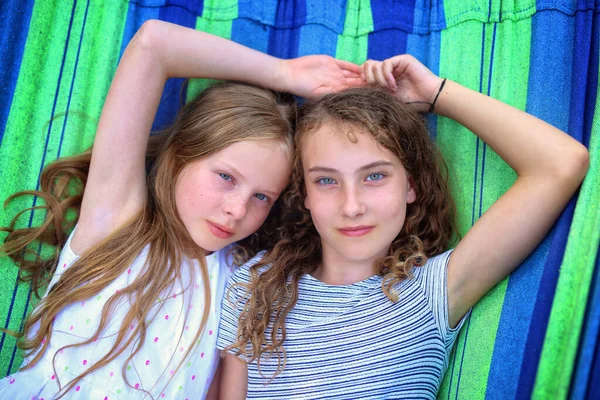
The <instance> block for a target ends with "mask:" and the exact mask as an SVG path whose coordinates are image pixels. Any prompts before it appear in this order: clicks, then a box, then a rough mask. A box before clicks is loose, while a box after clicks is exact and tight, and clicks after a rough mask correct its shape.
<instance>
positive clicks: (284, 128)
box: [0, 83, 295, 398]
mask: <svg viewBox="0 0 600 400" xmlns="http://www.w3.org/2000/svg"><path fill="white" fill-rule="evenodd" d="M294 121H295V105H294V104H293V100H292V99H291V98H290V97H287V98H284V97H283V96H281V95H278V94H276V93H273V92H271V91H268V90H266V89H262V88H258V87H255V86H251V85H246V84H241V83H222V84H219V85H216V86H214V87H212V88H209V89H207V90H205V91H204V92H203V93H202V94H201V95H200V96H198V97H197V98H196V99H195V100H193V101H191V102H190V103H188V104H187V105H186V106H185V107H184V108H183V109H182V110H181V112H180V113H179V115H178V117H177V118H176V121H175V123H174V124H173V125H172V126H171V127H170V128H168V129H167V130H165V131H163V132H160V133H158V134H157V135H153V136H152V137H151V138H150V143H149V146H148V150H147V153H146V159H147V166H148V168H149V173H148V175H147V187H148V196H147V202H146V204H145V205H144V206H143V208H142V209H141V210H139V212H138V213H137V214H136V215H134V216H133V217H132V218H131V219H130V220H129V221H127V222H126V223H125V224H124V225H123V226H121V227H119V228H118V229H116V230H115V231H114V232H113V233H112V234H111V235H109V236H108V237H106V238H105V239H104V240H102V241H101V242H100V243H98V244H97V245H95V246H94V247H93V248H91V249H90V250H88V251H86V252H85V253H84V254H82V255H81V257H80V258H79V259H78V260H77V261H75V262H74V264H73V265H72V266H71V267H70V268H68V269H67V270H65V272H64V273H63V274H62V276H61V277H60V279H59V280H58V282H57V283H56V284H54V285H53V286H52V288H51V289H50V291H49V292H48V293H47V295H46V296H45V297H44V298H43V299H42V300H41V301H40V302H39V304H38V305H37V307H36V308H35V310H34V311H33V312H32V314H31V315H30V316H29V317H28V318H27V320H26V322H25V325H24V331H23V335H22V336H21V339H20V341H19V343H18V347H19V348H20V349H22V350H24V351H25V352H26V357H27V356H32V359H31V361H30V362H29V364H27V365H26V366H25V367H24V368H23V369H28V368H31V367H32V366H34V365H35V364H36V363H37V362H38V361H39V360H40V358H41V357H42V355H43V354H44V352H45V351H46V349H47V347H48V344H49V342H50V338H51V336H52V325H53V321H54V318H55V316H56V315H57V314H58V313H59V312H60V311H61V310H62V309H64V308H65V307H66V306H67V305H69V304H72V303H77V302H81V301H85V300H87V299H89V298H91V297H93V296H95V295H97V294H98V293H99V292H100V291H101V290H102V289H103V288H104V287H106V286H107V285H108V284H109V283H110V282H112V281H113V280H115V279H116V278H117V277H119V276H120V275H121V274H123V273H124V271H126V270H127V268H128V267H129V266H130V265H131V263H132V262H133V261H134V259H135V258H136V257H137V256H138V255H139V253H140V252H141V251H142V250H143V249H144V248H145V247H146V246H148V245H149V252H148V259H147V262H146V265H145V268H144V269H143V270H142V271H141V272H140V275H139V276H138V277H137V278H136V279H135V280H134V281H133V282H132V283H131V284H130V285H129V286H127V287H125V288H123V289H122V290H120V291H119V292H118V293H116V294H114V295H112V296H111V297H110V298H109V299H108V300H107V302H106V304H105V305H104V308H103V309H102V315H101V320H100V324H99V327H98V329H97V330H96V332H95V333H94V335H93V336H92V337H91V338H89V339H87V340H85V341H83V342H81V343H77V344H72V345H69V346H66V347H79V346H84V345H86V344H89V343H91V342H93V341H94V340H96V339H97V338H98V337H99V336H100V334H101V333H102V331H103V330H104V329H105V328H106V327H107V324H108V322H109V321H110V317H111V315H112V313H113V311H114V309H115V307H116V306H117V305H118V304H119V301H120V300H121V299H124V298H127V299H128V298H134V299H135V301H134V302H133V304H132V306H131V308H130V309H129V311H127V313H126V314H125V317H124V319H123V322H122V324H121V327H120V329H119V332H118V334H117V335H116V340H115V344H114V346H113V347H112V348H111V350H110V351H109V352H108V353H107V354H106V355H104V356H103V357H102V358H101V359H100V360H99V361H98V362H97V363H95V364H94V365H91V366H90V368H88V370H86V371H85V372H84V373H83V374H82V375H80V376H78V377H77V378H75V379H74V380H73V381H71V382H70V383H69V384H68V385H66V386H64V387H63V388H62V389H61V392H63V393H62V394H61V395H60V396H59V398H60V397H62V396H63V395H64V394H65V393H66V392H67V391H68V390H69V389H71V388H72V387H73V386H74V385H76V384H77V382H79V380H80V379H82V378H83V377H85V376H86V375H88V374H90V373H92V372H94V371H95V370H98V369H99V368H102V367H103V366H105V365H106V364H108V363H109V362H111V361H112V360H114V359H115V358H116V357H117V356H118V355H119V354H121V353H122V352H123V351H124V349H126V348H128V347H129V346H130V345H133V346H134V351H133V352H132V354H131V355H130V356H129V357H128V358H127V362H129V361H130V360H131V359H132V358H133V357H134V356H135V355H136V354H137V352H138V351H139V350H140V348H141V346H142V345H143V343H144V339H145V336H146V331H147V321H148V319H150V318H148V317H149V314H150V310H151V308H153V307H154V306H156V298H157V296H159V295H160V294H162V293H164V292H165V291H168V290H169V289H170V288H172V287H173V284H174V283H175V282H176V281H177V280H178V279H179V278H180V277H181V266H182V261H183V257H184V254H185V256H186V257H190V258H192V259H197V260H198V261H199V265H200V275H201V277H202V281H203V282H204V304H205V307H204V310H203V314H202V322H201V325H200V328H199V330H198V331H197V332H196V336H195V338H194V341H193V343H195V342H197V341H198V338H199V337H200V335H201V334H202V331H203V329H204V328H205V325H206V321H207V318H208V314H209V309H210V287H209V278H208V272H207V266H206V262H205V257H204V253H203V251H202V249H199V248H198V247H197V246H196V245H195V244H194V242H193V241H192V239H191V237H190V235H189V234H188V232H187V230H186V229H185V227H184V225H183V223H182V221H181V219H180V218H179V215H178V213H177V209H176V205H175V190H174V189H175V182H176V181H177V179H176V178H177V176H178V174H179V173H180V172H181V171H182V170H183V168H184V167H185V165H187V164H188V163H190V162H193V161H195V160H198V159H201V158H203V157H206V156H209V155H211V154H213V153H215V152H218V151H219V150H221V149H223V148H225V147H227V146H228V145H230V144H232V143H235V142H239V141H242V140H273V141H279V142H281V143H282V144H283V145H284V146H287V147H288V148H289V149H290V150H291V148H292V145H293V143H292V131H293V122H294ZM90 160H91V149H90V150H88V151H86V152H85V153H83V154H80V155H77V156H74V157H69V158H65V159H60V160H58V161H56V162H54V163H52V164H50V165H48V166H47V167H46V168H45V169H44V171H43V173H42V175H41V190H39V191H25V192H19V193H16V194H14V195H13V196H11V197H10V198H9V199H8V200H7V202H8V201H10V200H11V199H13V198H15V197H18V196H24V195H34V196H39V197H40V198H41V199H43V200H44V202H45V205H43V206H38V207H41V208H45V209H46V214H47V216H46V219H45V221H44V222H43V224H42V225H41V226H36V227H30V228H18V227H17V220H18V218H19V216H20V215H22V214H23V213H24V212H26V211H28V210H30V209H27V210H24V211H22V212H20V213H18V214H17V215H16V216H15V217H14V219H13V220H12V222H11V224H10V226H9V227H5V228H1V229H2V230H3V231H5V232H8V236H7V237H6V238H5V240H4V244H3V245H2V246H0V252H3V253H5V254H7V255H8V256H10V257H11V258H12V259H13V260H14V261H15V263H16V264H17V265H18V266H19V268H20V271H19V278H20V279H21V280H23V281H28V282H31V285H32V289H33V291H34V293H35V294H36V295H37V297H38V298H39V297H40V294H39V291H40V289H41V288H43V287H44V286H45V285H47V283H48V282H49V279H50V278H51V277H52V274H53V273H54V272H55V270H56V264H57V260H58V257H59V255H60V251H61V249H62V247H63V246H64V245H65V243H66V240H67V238H68V235H69V232H70V231H72V229H73V227H74V225H75V224H76V223H77V220H78V215H79V207H80V205H81V200H82V197H83V189H84V188H85V184H86V179H87V174H88V169H89V165H90ZM278 212H279V209H278V207H277V205H276V206H275V207H274V210H272V212H271V214H270V216H269V217H268V219H267V222H266V223H265V224H264V225H263V227H261V229H260V230H259V231H258V232H257V233H256V234H254V235H251V236H250V237H249V238H246V239H245V240H243V241H242V242H241V243H240V244H239V247H238V250H239V251H237V252H236V255H235V256H236V257H237V261H238V262H241V261H244V260H245V259H247V258H248V257H251V256H253V255H254V254H255V253H256V252H257V251H258V250H259V249H260V248H261V247H262V248H264V247H267V246H270V245H271V246H272V245H273V243H274V239H273V237H274V235H275V228H274V226H275V225H276V224H277V223H278V218H277V217H278V215H277V213H278ZM68 214H69V215H70V217H69V215H68ZM40 244H44V245H49V246H51V247H53V248H54V251H53V254H52V255H51V256H50V257H49V258H46V259H42V258H41V257H40V256H39V255H38V254H37V249H38V247H39V245H40ZM184 249H185V253H184ZM189 249H195V250H192V253H190V250H189ZM82 283H85V285H82ZM38 323H39V330H37V331H33V330H32V328H33V327H34V325H36V324H38ZM132 326H134V328H133V330H130V327H132ZM29 334H31V337H30V336H29ZM138 339H139V340H138ZM191 349H192V348H189V349H188V351H187V353H186V354H185V357H184V358H183V359H182V362H183V360H185V358H186V357H187V356H188V355H189V353H190V351H191ZM126 364H127V363H126ZM180 365H181V364H180ZM125 366H126V365H123V369H122V371H123V372H122V373H123V377H124V378H125V380H126V382H127V379H126V377H125ZM127 383H128V384H129V382H127ZM129 385H130V384H129ZM130 386H131V385H130Z"/></svg>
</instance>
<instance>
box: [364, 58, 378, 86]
mask: <svg viewBox="0 0 600 400" xmlns="http://www.w3.org/2000/svg"><path fill="white" fill-rule="evenodd" d="M374 64H375V61H373V60H367V61H365V62H364V63H363V65H362V77H363V78H364V80H365V81H366V82H367V83H368V84H369V85H375V84H376V82H377V80H376V79H375V74H374V73H373V65H374Z"/></svg>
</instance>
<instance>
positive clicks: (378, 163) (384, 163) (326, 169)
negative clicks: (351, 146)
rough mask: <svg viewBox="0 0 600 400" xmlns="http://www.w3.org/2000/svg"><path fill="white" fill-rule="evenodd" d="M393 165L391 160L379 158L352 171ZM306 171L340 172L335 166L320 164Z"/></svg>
mask: <svg viewBox="0 0 600 400" xmlns="http://www.w3.org/2000/svg"><path fill="white" fill-rule="evenodd" d="M393 166H394V164H392V163H391V162H389V161H383V160H381V161H375V162H372V163H370V164H367V165H363V166H362V167H359V168H357V169H356V171H354V172H355V173H356V172H362V171H365V170H368V169H371V168H375V167H393ZM308 172H331V173H340V171H338V170H337V169H335V168H329V167H322V166H319V165H315V166H314V167H311V168H309V169H308Z"/></svg>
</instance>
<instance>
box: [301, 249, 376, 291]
mask: <svg viewBox="0 0 600 400" xmlns="http://www.w3.org/2000/svg"><path fill="white" fill-rule="evenodd" d="M321 245H322V249H323V250H322V253H323V257H322V259H321V264H320V265H319V266H318V267H317V268H316V269H315V271H314V272H313V273H312V274H311V275H312V276H313V277H314V278H316V279H318V280H320V281H321V282H323V283H326V284H328V285H351V284H353V283H356V282H360V281H364V280H365V279H368V278H370V277H372V276H373V275H375V274H376V273H377V270H376V268H375V261H377V259H378V258H379V256H376V257H371V258H369V259H349V258H347V257H344V255H343V254H340V253H339V252H337V251H335V250H334V249H332V248H330V247H328V246H327V244H325V243H322V244H321Z"/></svg>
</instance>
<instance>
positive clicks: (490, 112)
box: [435, 81, 587, 176]
mask: <svg viewBox="0 0 600 400" xmlns="http://www.w3.org/2000/svg"><path fill="white" fill-rule="evenodd" d="M435 110H436V112H437V113H438V114H440V115H443V116H446V117H449V118H452V119H454V120H455V121H457V122H459V123H460V124H462V125H464V126H465V127H466V128H468V129H469V130H471V131H472V132H473V133H475V134H476V135H477V136H479V137H480V138H481V139H482V140H483V141H484V142H485V143H487V144H488V145H489V146H490V147H491V148H492V149H493V150H494V151H495V152H496V153H497V154H498V155H499V156H500V157H502V159H503V160H504V161H505V162H506V163H507V164H509V165H510V166H511V167H512V168H513V169H514V170H515V171H516V172H517V174H518V175H519V176H531V175H543V176H548V175H554V176H563V175H565V174H566V175H572V174H575V175H578V172H577V171H579V170H582V169H585V168H582V165H581V164H582V162H583V159H585V158H587V151H586V149H585V147H583V146H582V145H581V144H580V143H578V142H577V141H576V140H574V139H573V138H571V137H569V136H568V135H567V134H565V133H564V132H562V131H561V130H559V129H557V128H555V127H553V126H552V125H550V124H548V123H546V122H544V121H542V120H540V119H538V118H536V117H534V116H532V115H529V114H527V113H525V112H523V111H520V110H518V109H516V108H514V107H511V106H509V105H507V104H504V103H502V102H500V101H498V100H495V99H493V98H491V97H488V96H485V95H482V94H480V93H478V92H475V91H473V90H470V89H468V88H465V87H463V86H461V85H459V84H457V83H455V82H452V81H447V82H446V85H445V86H444V89H443V91H442V93H441V94H440V96H439V98H438V101H437V102H436V106H435ZM573 170H576V171H573Z"/></svg>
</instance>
